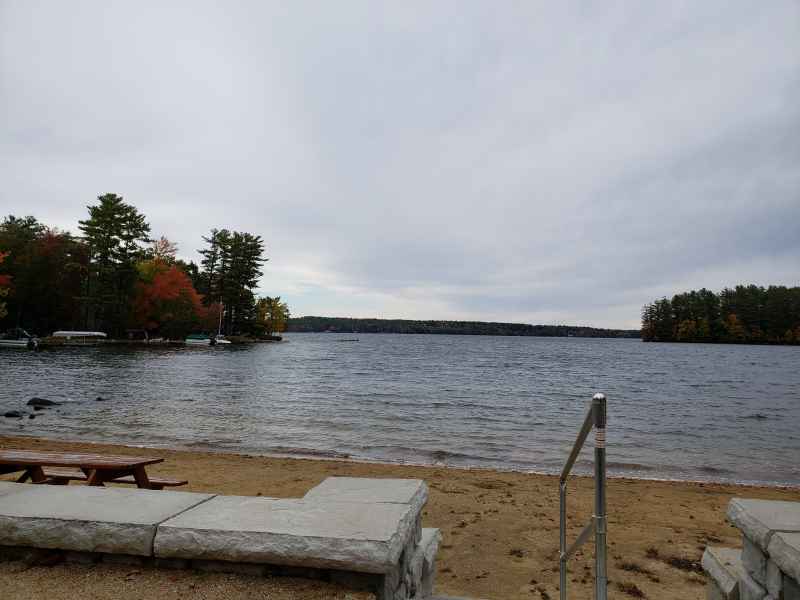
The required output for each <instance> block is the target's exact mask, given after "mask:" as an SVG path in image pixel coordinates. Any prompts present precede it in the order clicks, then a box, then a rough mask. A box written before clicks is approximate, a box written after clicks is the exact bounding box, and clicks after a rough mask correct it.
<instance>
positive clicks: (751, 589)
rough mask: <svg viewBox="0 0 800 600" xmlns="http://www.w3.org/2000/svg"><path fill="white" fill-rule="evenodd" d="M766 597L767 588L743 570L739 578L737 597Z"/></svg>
mask: <svg viewBox="0 0 800 600" xmlns="http://www.w3.org/2000/svg"><path fill="white" fill-rule="evenodd" d="M766 597H767V590H765V589H764V588H763V587H761V585H759V583H758V582H757V581H756V580H755V579H753V578H752V577H750V575H748V574H747V573H746V572H745V573H744V574H743V575H742V577H741V579H739V598H740V599H741V600H764V599H765V598H766Z"/></svg>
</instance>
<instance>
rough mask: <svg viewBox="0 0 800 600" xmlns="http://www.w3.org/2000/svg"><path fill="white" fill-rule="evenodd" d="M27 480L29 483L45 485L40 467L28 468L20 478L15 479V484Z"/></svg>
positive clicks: (44, 478) (45, 479)
mask: <svg viewBox="0 0 800 600" xmlns="http://www.w3.org/2000/svg"><path fill="white" fill-rule="evenodd" d="M28 478H30V480H31V483H45V482H46V481H47V476H46V475H45V474H44V471H43V470H42V467H40V466H36V467H28V468H27V469H25V472H24V473H23V474H22V476H21V477H20V478H19V479H17V483H24V482H25V481H27V480H28Z"/></svg>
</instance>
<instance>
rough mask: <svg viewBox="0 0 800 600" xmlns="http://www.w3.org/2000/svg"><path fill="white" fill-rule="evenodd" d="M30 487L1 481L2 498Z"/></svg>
mask: <svg viewBox="0 0 800 600" xmlns="http://www.w3.org/2000/svg"><path fill="white" fill-rule="evenodd" d="M26 487H29V486H28V484H27V483H14V482H13V481H0V496H5V495H6V494H13V493H15V492H19V491H22V490H23V489H25V488H26Z"/></svg>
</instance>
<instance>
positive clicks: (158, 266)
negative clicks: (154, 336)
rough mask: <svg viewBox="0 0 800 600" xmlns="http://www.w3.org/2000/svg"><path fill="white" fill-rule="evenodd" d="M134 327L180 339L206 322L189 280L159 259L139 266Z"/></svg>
mask: <svg viewBox="0 0 800 600" xmlns="http://www.w3.org/2000/svg"><path fill="white" fill-rule="evenodd" d="M137 269H138V271H139V282H138V283H137V284H136V295H135V298H134V302H133V323H134V324H135V325H137V326H138V327H141V328H142V329H145V330H147V331H148V332H150V333H158V334H160V335H162V336H164V337H167V338H173V339H176V338H182V337H185V336H186V334H187V333H190V332H191V331H192V330H193V329H195V328H197V327H198V326H200V323H201V321H203V320H204V319H205V318H206V316H207V315H206V312H207V311H206V309H205V307H203V304H202V298H201V297H200V295H199V294H198V293H197V291H196V290H195V289H194V286H192V281H191V280H190V279H189V276H188V275H187V274H186V273H185V272H184V271H183V270H181V269H180V268H179V267H177V266H175V265H170V264H169V263H167V262H166V261H164V260H162V259H160V258H154V259H151V260H146V261H142V262H141V263H139V264H138V266H137Z"/></svg>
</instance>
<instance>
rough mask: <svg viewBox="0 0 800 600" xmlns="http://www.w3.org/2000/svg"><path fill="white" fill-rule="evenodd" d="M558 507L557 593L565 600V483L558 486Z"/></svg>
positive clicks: (562, 482)
mask: <svg viewBox="0 0 800 600" xmlns="http://www.w3.org/2000/svg"><path fill="white" fill-rule="evenodd" d="M558 507H559V519H558V524H559V547H560V548H561V552H560V553H559V556H558V578H559V582H558V593H559V595H560V597H561V600H567V482H566V481H561V482H560V483H559V486H558Z"/></svg>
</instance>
